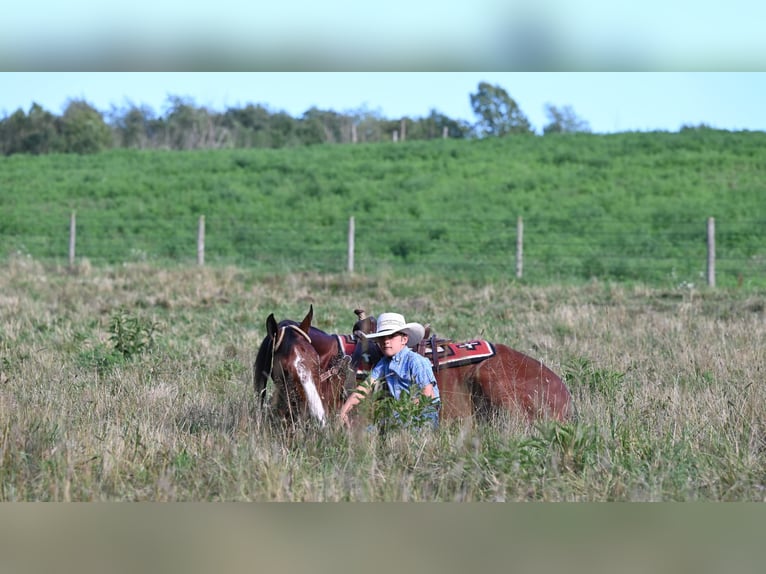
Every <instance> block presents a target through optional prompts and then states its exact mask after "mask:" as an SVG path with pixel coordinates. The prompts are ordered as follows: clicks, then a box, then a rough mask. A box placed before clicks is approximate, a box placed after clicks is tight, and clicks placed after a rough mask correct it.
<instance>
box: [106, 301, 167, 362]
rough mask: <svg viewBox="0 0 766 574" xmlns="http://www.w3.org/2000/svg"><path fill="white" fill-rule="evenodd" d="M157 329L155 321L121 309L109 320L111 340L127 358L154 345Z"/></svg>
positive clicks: (117, 349) (115, 348) (117, 350)
mask: <svg viewBox="0 0 766 574" xmlns="http://www.w3.org/2000/svg"><path fill="white" fill-rule="evenodd" d="M156 329H157V324H156V323H155V322H154V321H151V320H148V319H144V318H141V317H138V316H135V315H131V314H129V313H128V312H127V311H125V310H124V309H120V310H119V311H117V312H116V313H114V314H113V315H112V317H111V319H110V321H109V340H110V341H111V342H112V345H114V350H115V351H116V352H117V353H119V354H120V355H122V356H123V357H124V358H125V359H131V358H133V357H135V356H137V355H140V354H141V353H143V352H144V351H146V350H148V349H149V348H150V347H151V346H152V344H153V343H154V336H155V334H156Z"/></svg>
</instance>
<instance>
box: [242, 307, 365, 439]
mask: <svg viewBox="0 0 766 574" xmlns="http://www.w3.org/2000/svg"><path fill="white" fill-rule="evenodd" d="M313 317H314V306H313V305H311V306H310V307H309V311H308V313H307V314H306V316H305V317H304V318H303V320H302V321H301V322H300V323H298V322H296V321H292V320H289V319H285V320H283V321H280V322H279V323H277V321H276V319H275V318H274V314H273V313H271V314H270V315H269V316H268V318H267V319H266V333H267V334H266V336H265V337H264V339H263V341H262V342H261V345H260V347H259V348H258V354H257V356H256V359H255V363H254V364H253V386H254V389H255V394H256V397H258V398H259V399H260V404H261V406H263V404H264V402H265V399H266V385H267V382H268V379H269V377H271V379H272V381H273V383H274V393H273V395H272V398H271V407H272V408H273V410H275V411H276V412H277V413H278V414H279V415H280V416H282V417H283V418H285V419H289V420H292V421H295V420H296V418H297V417H302V416H305V415H306V414H308V415H310V416H311V417H312V418H314V419H316V420H317V421H319V422H320V424H324V423H325V422H326V420H327V417H328V414H331V413H335V412H337V411H338V410H340V407H341V405H342V404H343V401H344V400H345V397H346V394H347V392H348V388H350V386H353V385H352V384H351V385H349V383H348V381H349V378H350V377H349V374H350V371H349V364H350V362H351V357H350V350H351V349H353V348H354V346H355V343H353V342H352V340H351V336H350V335H332V334H330V333H326V332H325V331H322V330H321V329H318V328H316V327H313V326H312V325H311V322H312V320H313ZM347 350H348V351H349V352H347Z"/></svg>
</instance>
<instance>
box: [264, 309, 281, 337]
mask: <svg viewBox="0 0 766 574" xmlns="http://www.w3.org/2000/svg"><path fill="white" fill-rule="evenodd" d="M278 329H279V327H277V320H276V319H275V318H274V313H271V314H270V315H269V316H268V318H267V319H266V332H267V333H268V334H269V337H273V336H274V335H275V334H276V333H277V330H278Z"/></svg>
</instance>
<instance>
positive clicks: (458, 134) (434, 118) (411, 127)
mask: <svg viewBox="0 0 766 574" xmlns="http://www.w3.org/2000/svg"><path fill="white" fill-rule="evenodd" d="M445 130H446V131H447V137H448V138H453V139H463V138H467V137H470V136H471V133H472V131H473V130H472V128H471V126H470V125H469V124H468V123H467V122H464V121H459V120H453V119H452V118H450V117H448V116H445V115H444V114H442V113H439V112H438V111H436V110H435V109H432V110H431V111H430V113H429V114H428V115H427V116H426V117H424V118H418V119H416V120H414V121H413V122H412V123H410V124H408V128H407V139H412V140H432V139H439V138H442V137H444V131H445Z"/></svg>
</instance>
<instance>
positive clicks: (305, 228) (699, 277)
mask: <svg viewBox="0 0 766 574" xmlns="http://www.w3.org/2000/svg"><path fill="white" fill-rule="evenodd" d="M711 222H712V223H713V224H714V225H713V229H712V236H711V228H710V224H711ZM554 231H555V232H554ZM0 245H2V248H3V251H4V252H5V253H6V254H12V253H26V254H29V255H30V256H32V257H35V258H39V259H41V260H49V261H58V262H62V263H63V262H67V260H68V263H69V264H70V265H72V264H75V263H76V262H77V261H78V260H82V259H87V260H88V261H90V262H91V263H92V264H94V265H103V264H116V263H121V262H136V261H157V262H165V261H173V262H176V263H181V264H189V265H195V264H196V265H203V264H210V265H216V264H236V265H243V266H248V267H255V268H258V269H261V270H264V271H274V272H282V271H316V272H327V273H338V272H354V273H362V274H365V273H373V272H375V271H379V270H380V269H381V268H387V269H391V270H393V271H397V272H402V273H420V272H428V273H432V274H444V275H448V276H455V275H460V276H463V277H467V278H472V279H473V278H475V279H490V278H494V279H508V280H512V279H516V280H524V281H527V282H530V283H542V282H551V281H580V280H588V279H592V278H598V279H608V280H616V281H641V282H646V283H650V284H657V283H665V284H688V285H703V284H708V285H711V286H713V285H718V286H738V285H739V286H741V285H743V284H747V285H754V286H763V285H766V222H764V221H752V220H750V221H721V220H713V219H712V218H711V219H709V220H707V221H706V220H687V221H683V220H681V221H675V222H673V223H672V225H668V226H664V227H663V226H657V225H652V226H649V225H640V224H637V223H635V222H631V221H629V220H615V219H608V218H599V219H592V220H578V221H570V220H568V219H567V218H565V217H561V218H558V219H555V218H547V219H543V218H534V217H529V218H525V219H524V220H522V219H521V218H517V217H503V216H497V215H495V216H488V217H482V218H467V217H466V218H464V217H460V215H459V214H450V215H447V216H445V217H444V218H440V219H425V220H419V221H417V222H416V223H408V224H402V223H401V221H400V220H398V219H395V218H393V217H392V218H388V219H386V218H375V217H364V216H363V217H350V218H348V219H347V218H345V217H331V218H328V219H327V220H326V221H324V222H320V223H316V222H302V221H296V222H293V221H275V222H271V223H269V224H264V223H254V222H251V221H247V220H244V219H242V218H238V217H236V216H234V215H232V216H227V217H209V216H208V217H204V216H202V217H201V216H196V215H189V216H182V217H174V218H158V217H153V216H151V215H147V216H143V217H134V218H130V219H129V220H126V219H115V218H114V217H108V216H94V215H91V214H88V215H86V216H83V215H76V214H74V213H73V214H72V216H71V218H70V220H69V221H62V222H60V224H58V223H57V224H55V225H53V226H52V227H51V232H50V233H47V234H45V235H26V234H25V235H23V236H20V235H15V234H9V233H2V232H0ZM711 266H712V269H711ZM711 271H712V276H711ZM711 279H712V281H711Z"/></svg>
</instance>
